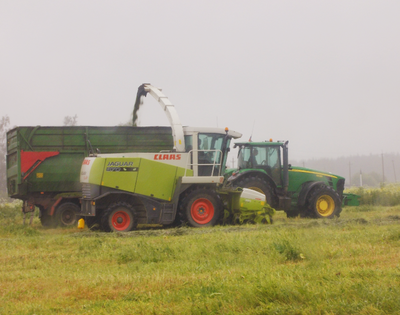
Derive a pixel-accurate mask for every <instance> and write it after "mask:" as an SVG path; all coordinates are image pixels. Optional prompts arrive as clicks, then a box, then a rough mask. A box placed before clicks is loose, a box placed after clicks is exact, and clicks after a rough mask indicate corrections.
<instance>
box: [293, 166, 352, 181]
mask: <svg viewBox="0 0 400 315" xmlns="http://www.w3.org/2000/svg"><path fill="white" fill-rule="evenodd" d="M294 173H295V174H299V175H303V176H307V175H309V176H313V177H320V178H332V179H333V178H335V179H344V177H342V176H339V175H335V174H332V173H330V172H323V171H317V170H314V169H311V168H305V167H300V166H291V167H290V168H289V174H294Z"/></svg>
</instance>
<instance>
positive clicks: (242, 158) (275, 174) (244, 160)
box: [238, 146, 281, 183]
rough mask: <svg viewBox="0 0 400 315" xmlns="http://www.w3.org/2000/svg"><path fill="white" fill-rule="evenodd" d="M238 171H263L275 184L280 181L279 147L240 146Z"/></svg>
mask: <svg viewBox="0 0 400 315" xmlns="http://www.w3.org/2000/svg"><path fill="white" fill-rule="evenodd" d="M238 167H239V169H263V170H264V171H265V172H266V173H267V174H268V175H269V176H271V177H272V178H273V180H274V181H275V182H276V183H280V181H281V179H280V178H281V174H280V173H281V158H280V147H279V146H276V147H274V146H242V147H241V148H240V150H239V155H238Z"/></svg>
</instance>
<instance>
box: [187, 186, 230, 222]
mask: <svg viewBox="0 0 400 315" xmlns="http://www.w3.org/2000/svg"><path fill="white" fill-rule="evenodd" d="M179 209H180V215H181V217H182V218H183V221H184V222H187V223H188V224H189V225H190V226H192V227H208V226H214V225H215V224H217V223H218V222H219V220H220V218H221V216H222V214H223V205H222V202H221V200H220V199H219V197H218V195H217V194H216V192H215V191H214V190H212V189H207V188H198V189H194V190H192V191H190V192H188V193H187V194H186V195H185V196H184V197H183V198H182V199H181V201H180V203H179Z"/></svg>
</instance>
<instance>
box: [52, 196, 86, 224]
mask: <svg viewBox="0 0 400 315" xmlns="http://www.w3.org/2000/svg"><path fill="white" fill-rule="evenodd" d="M80 210H81V209H80V208H79V206H78V205H77V204H75V203H73V202H65V203H62V204H61V205H59V206H58V207H57V209H56V213H55V219H56V223H57V224H58V225H60V226H72V225H76V224H77V223H78V215H77V213H79V212H80Z"/></svg>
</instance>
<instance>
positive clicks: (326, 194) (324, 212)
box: [306, 186, 342, 219]
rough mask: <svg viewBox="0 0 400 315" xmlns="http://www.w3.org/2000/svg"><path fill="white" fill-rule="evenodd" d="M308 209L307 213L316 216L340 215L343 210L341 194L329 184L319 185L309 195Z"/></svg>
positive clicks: (329, 217)
mask: <svg viewBox="0 0 400 315" xmlns="http://www.w3.org/2000/svg"><path fill="white" fill-rule="evenodd" d="M306 210H307V213H306V214H307V215H308V216H311V217H314V218H326V219H332V218H334V217H335V216H336V217H339V216H340V212H342V203H341V201H340V196H339V194H338V193H337V192H336V191H335V190H334V189H333V188H331V187H329V186H319V187H317V188H315V189H313V190H312V191H311V193H310V194H309V196H308V197H307V203H306Z"/></svg>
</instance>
